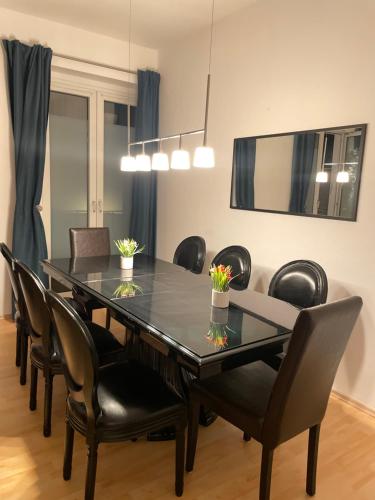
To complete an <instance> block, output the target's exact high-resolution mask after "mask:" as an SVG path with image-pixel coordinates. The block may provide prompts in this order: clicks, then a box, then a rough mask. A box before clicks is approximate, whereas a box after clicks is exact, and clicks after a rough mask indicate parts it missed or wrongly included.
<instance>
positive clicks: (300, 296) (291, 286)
mask: <svg viewBox="0 0 375 500" xmlns="http://www.w3.org/2000/svg"><path fill="white" fill-rule="evenodd" d="M327 294H328V280H327V275H326V273H325V271H324V269H323V268H322V267H321V266H320V265H319V264H317V263H316V262H314V261H312V260H293V261H292V262H288V263H287V264H284V265H283V266H282V267H281V268H280V269H279V270H278V271H276V273H275V274H274V276H273V278H272V280H271V283H270V286H269V289H268V295H270V296H271V297H275V298H277V299H279V300H283V301H285V302H289V303H290V304H293V305H294V306H296V307H298V308H301V309H302V308H308V307H314V306H318V305H319V304H325V303H326V301H327ZM287 349H288V344H287V343H286V344H284V347H283V350H281V351H280V352H278V353H277V352H274V353H273V354H271V355H269V356H267V358H265V359H264V361H266V363H268V364H269V365H270V366H272V367H273V368H275V369H276V370H278V369H279V368H280V364H281V363H282V361H283V359H284V357H285V351H286V350H287Z"/></svg>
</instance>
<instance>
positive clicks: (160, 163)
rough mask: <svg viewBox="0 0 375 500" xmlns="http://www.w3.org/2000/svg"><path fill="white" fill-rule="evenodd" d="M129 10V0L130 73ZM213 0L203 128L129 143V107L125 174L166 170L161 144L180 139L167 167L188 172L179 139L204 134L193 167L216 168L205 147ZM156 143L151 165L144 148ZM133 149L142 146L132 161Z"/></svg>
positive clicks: (185, 153) (212, 12) (187, 163)
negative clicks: (140, 152)
mask: <svg viewBox="0 0 375 500" xmlns="http://www.w3.org/2000/svg"><path fill="white" fill-rule="evenodd" d="M131 9H132V0H129V71H130V67H131V66H130V47H131ZM214 10H215V0H212V9H211V34H210V52H209V62H208V76H207V90H206V109H205V118H204V129H199V130H190V131H188V132H180V133H179V134H177V135H169V136H164V137H156V138H155V139H147V140H143V141H135V142H130V106H129V105H128V152H127V155H126V156H123V157H122V158H121V170H122V171H124V172H138V171H139V172H150V171H151V170H164V171H166V170H169V161H168V155H167V154H166V153H164V152H162V150H161V142H162V141H166V140H172V139H177V138H179V149H177V150H175V151H173V153H172V158H171V166H170V168H171V169H173V170H189V169H190V155H189V152H188V151H186V150H184V149H181V143H182V137H186V136H188V135H195V134H203V146H199V147H197V148H196V150H195V154H194V166H195V167H198V168H212V167H214V166H215V155H214V150H213V149H212V148H211V147H209V146H207V123H208V107H209V97H210V79H211V75H210V71H211V54H212V36H213V24H214ZM155 142H158V143H159V151H158V152H157V153H154V154H153V155H152V162H151V158H150V156H149V155H147V154H145V145H146V144H149V143H155ZM132 146H141V147H142V154H138V155H137V156H136V158H134V157H133V156H132V155H131V153H130V150H131V147H132Z"/></svg>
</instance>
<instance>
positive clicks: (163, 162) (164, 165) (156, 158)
mask: <svg viewBox="0 0 375 500" xmlns="http://www.w3.org/2000/svg"><path fill="white" fill-rule="evenodd" d="M151 168H152V170H169V159H168V155H167V154H166V153H154V154H153V155H152V166H151Z"/></svg>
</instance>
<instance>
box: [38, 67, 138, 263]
mask: <svg viewBox="0 0 375 500" xmlns="http://www.w3.org/2000/svg"><path fill="white" fill-rule="evenodd" d="M135 100H136V96H135V85H134V84H132V85H128V86H126V85H121V86H120V85H112V84H109V83H103V82H101V81H99V80H95V79H91V78H82V77H73V76H71V75H69V77H67V76H66V77H64V78H62V77H61V76H60V77H57V78H56V79H55V81H54V80H52V85H51V97H50V110H49V128H48V136H49V137H48V141H47V152H46V153H47V154H46V165H45V175H44V184H43V197H42V198H43V199H42V204H43V205H44V209H43V213H42V217H43V221H44V226H45V231H46V239H47V247H48V255H49V257H52V258H59V257H68V256H69V255H70V244H69V228H70V227H102V226H107V227H109V229H110V235H111V241H112V251H113V252H115V247H114V244H113V240H114V239H118V238H123V237H125V236H128V234H129V225H130V208H131V194H132V193H131V192H132V180H133V176H132V174H128V173H127V174H125V173H124V172H121V170H120V162H121V156H123V155H125V154H126V153H127V146H128V123H127V122H128V116H127V115H128V103H129V105H130V106H131V120H130V122H131V123H130V127H131V137H133V136H134V119H135V106H134V105H135Z"/></svg>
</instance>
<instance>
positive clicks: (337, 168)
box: [230, 125, 366, 221]
mask: <svg viewBox="0 0 375 500" xmlns="http://www.w3.org/2000/svg"><path fill="white" fill-rule="evenodd" d="M365 135H366V125H350V126H346V127H334V128H329V129H320V130H306V131H301V132H292V133H285V134H276V135H264V136H258V137H242V138H238V139H235V140H234V146H233V167H232V187H231V205H230V206H231V208H238V209H241V210H256V211H263V212H276V213H285V214H291V215H304V216H309V217H325V218H333V219H339V220H348V221H355V220H356V217H357V206H358V195H359V188H360V181H361V169H362V159H363V150H364V143H365Z"/></svg>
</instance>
